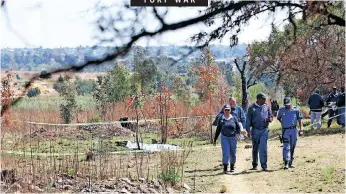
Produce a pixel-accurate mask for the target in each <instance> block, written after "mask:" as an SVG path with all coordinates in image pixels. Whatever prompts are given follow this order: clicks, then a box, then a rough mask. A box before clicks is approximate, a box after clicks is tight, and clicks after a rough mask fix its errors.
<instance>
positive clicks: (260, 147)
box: [245, 93, 273, 171]
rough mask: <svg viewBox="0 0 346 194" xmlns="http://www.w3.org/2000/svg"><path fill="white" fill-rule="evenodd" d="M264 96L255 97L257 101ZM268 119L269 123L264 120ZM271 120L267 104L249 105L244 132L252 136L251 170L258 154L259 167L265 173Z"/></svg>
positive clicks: (255, 165)
mask: <svg viewBox="0 0 346 194" xmlns="http://www.w3.org/2000/svg"><path fill="white" fill-rule="evenodd" d="M259 98H263V99H265V98H266V96H265V94H263V93H259V94H258V95H257V99H259ZM267 118H269V120H270V121H267V120H266V119H267ZM272 119H273V114H272V111H271V108H270V107H269V106H268V105H267V104H265V103H264V104H263V105H259V104H257V103H256V102H255V103H253V104H252V105H250V107H249V109H248V111H247V116H246V127H245V128H246V131H247V132H248V133H249V134H251V135H252V167H253V168H252V169H253V170H255V169H257V165H258V154H259V157H260V162H261V167H262V169H263V170H264V171H267V157H268V147H267V141H268V138H269V129H268V126H269V122H271V121H272ZM250 129H251V131H250Z"/></svg>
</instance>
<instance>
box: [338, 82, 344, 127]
mask: <svg viewBox="0 0 346 194" xmlns="http://www.w3.org/2000/svg"><path fill="white" fill-rule="evenodd" d="M337 106H338V115H339V116H338V118H337V121H338V124H339V125H341V126H343V127H345V88H341V93H340V94H339V96H338V102H337Z"/></svg>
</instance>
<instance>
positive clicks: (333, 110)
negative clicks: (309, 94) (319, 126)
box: [326, 86, 338, 127]
mask: <svg viewBox="0 0 346 194" xmlns="http://www.w3.org/2000/svg"><path fill="white" fill-rule="evenodd" d="M337 101H338V93H337V90H336V86H334V87H333V91H332V93H330V94H329V95H328V97H327V99H326V103H327V105H328V117H329V118H328V122H327V125H328V127H330V125H331V124H332V121H333V120H334V119H335V120H336V118H331V117H334V116H336V114H337V106H336V102H337ZM330 118H331V119H330Z"/></svg>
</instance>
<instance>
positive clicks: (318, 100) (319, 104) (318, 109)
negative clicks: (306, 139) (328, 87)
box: [308, 90, 324, 129]
mask: <svg viewBox="0 0 346 194" xmlns="http://www.w3.org/2000/svg"><path fill="white" fill-rule="evenodd" d="M308 104H309V108H310V120H311V121H310V123H311V124H314V122H315V120H316V122H317V129H320V128H321V115H322V108H323V106H324V101H323V98H322V96H321V95H320V91H319V90H316V92H315V93H314V94H312V95H311V96H310V98H309V102H308ZM311 128H313V127H311Z"/></svg>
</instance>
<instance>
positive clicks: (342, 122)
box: [338, 106, 346, 127]
mask: <svg viewBox="0 0 346 194" xmlns="http://www.w3.org/2000/svg"><path fill="white" fill-rule="evenodd" d="M338 109H339V110H338V114H339V117H338V124H339V125H342V126H343V127H345V113H346V111H345V106H341V107H338Z"/></svg>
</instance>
